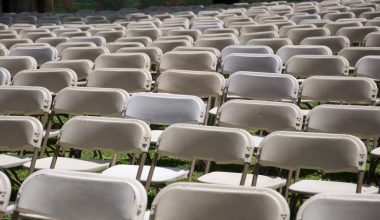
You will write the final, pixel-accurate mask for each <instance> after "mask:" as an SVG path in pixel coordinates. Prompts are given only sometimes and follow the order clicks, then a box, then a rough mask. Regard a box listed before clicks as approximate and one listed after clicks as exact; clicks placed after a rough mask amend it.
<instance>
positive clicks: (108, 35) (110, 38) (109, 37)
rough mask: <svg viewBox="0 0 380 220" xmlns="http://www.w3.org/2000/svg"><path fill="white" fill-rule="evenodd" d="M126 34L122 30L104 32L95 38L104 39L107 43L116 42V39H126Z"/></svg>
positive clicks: (100, 32) (97, 34)
mask: <svg viewBox="0 0 380 220" xmlns="http://www.w3.org/2000/svg"><path fill="white" fill-rule="evenodd" d="M124 35H125V33H124V31H122V30H110V31H107V30H104V31H99V32H97V33H95V34H94V35H93V36H97V37H102V38H104V39H105V40H106V42H114V41H115V40H116V39H119V38H121V37H124Z"/></svg>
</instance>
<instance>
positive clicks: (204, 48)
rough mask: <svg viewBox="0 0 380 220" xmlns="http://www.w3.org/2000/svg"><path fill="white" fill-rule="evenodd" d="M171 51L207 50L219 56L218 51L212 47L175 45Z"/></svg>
mask: <svg viewBox="0 0 380 220" xmlns="http://www.w3.org/2000/svg"><path fill="white" fill-rule="evenodd" d="M173 51H208V52H211V53H213V54H214V55H215V56H216V58H217V59H219V58H220V56H221V54H220V51H219V50H218V49H216V48H214V47H176V48H174V49H173Z"/></svg>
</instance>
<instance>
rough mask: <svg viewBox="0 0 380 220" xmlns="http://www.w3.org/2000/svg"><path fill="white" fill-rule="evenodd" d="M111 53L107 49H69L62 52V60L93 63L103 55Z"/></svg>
mask: <svg viewBox="0 0 380 220" xmlns="http://www.w3.org/2000/svg"><path fill="white" fill-rule="evenodd" d="M107 53H109V51H108V49H107V48H106V47H87V46H85V47H69V48H66V49H64V50H63V51H62V58H61V59H62V60H78V59H87V60H90V61H92V62H94V61H95V59H96V58H97V57H98V56H100V55H102V54H107Z"/></svg>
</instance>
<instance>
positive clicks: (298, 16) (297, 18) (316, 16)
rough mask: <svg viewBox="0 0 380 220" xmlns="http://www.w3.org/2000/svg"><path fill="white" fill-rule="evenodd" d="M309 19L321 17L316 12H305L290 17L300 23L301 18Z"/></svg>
mask: <svg viewBox="0 0 380 220" xmlns="http://www.w3.org/2000/svg"><path fill="white" fill-rule="evenodd" d="M310 19H321V17H320V16H319V15H317V14H306V15H303V14H302V15H294V16H292V17H291V18H290V20H291V21H293V22H294V23H296V24H299V23H301V22H302V21H303V20H310Z"/></svg>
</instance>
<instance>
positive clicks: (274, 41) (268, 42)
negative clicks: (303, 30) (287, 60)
mask: <svg viewBox="0 0 380 220" xmlns="http://www.w3.org/2000/svg"><path fill="white" fill-rule="evenodd" d="M246 45H256V46H268V47H270V48H271V49H272V50H273V52H274V53H277V51H278V49H280V48H281V47H283V46H286V45H293V43H292V41H290V40H289V39H288V38H263V39H252V40H249V41H248V42H247V43H246Z"/></svg>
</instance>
